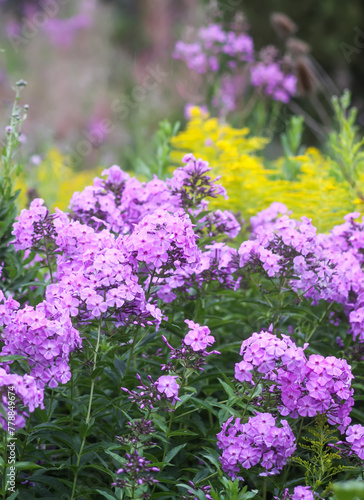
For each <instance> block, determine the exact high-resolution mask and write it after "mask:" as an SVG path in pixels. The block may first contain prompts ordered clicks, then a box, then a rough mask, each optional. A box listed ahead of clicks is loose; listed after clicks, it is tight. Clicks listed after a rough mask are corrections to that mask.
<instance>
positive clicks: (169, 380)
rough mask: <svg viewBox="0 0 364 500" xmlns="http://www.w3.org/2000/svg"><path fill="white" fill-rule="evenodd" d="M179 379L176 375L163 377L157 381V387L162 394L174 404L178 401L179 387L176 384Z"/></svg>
mask: <svg viewBox="0 0 364 500" xmlns="http://www.w3.org/2000/svg"><path fill="white" fill-rule="evenodd" d="M177 378H178V377H177V376H175V375H173V376H172V375H162V376H161V377H159V378H158V379H157V381H156V387H157V389H158V391H159V392H160V393H161V394H164V395H165V396H166V397H167V398H168V399H172V401H173V402H175V401H177V400H178V389H179V385H178V384H177V382H176V379H177Z"/></svg>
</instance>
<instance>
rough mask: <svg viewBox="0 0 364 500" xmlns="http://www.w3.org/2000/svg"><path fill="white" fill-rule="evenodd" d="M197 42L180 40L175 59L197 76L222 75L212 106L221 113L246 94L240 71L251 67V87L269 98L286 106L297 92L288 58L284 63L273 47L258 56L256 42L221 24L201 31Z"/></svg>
mask: <svg viewBox="0 0 364 500" xmlns="http://www.w3.org/2000/svg"><path fill="white" fill-rule="evenodd" d="M195 38H196V39H195V41H194V42H191V43H186V42H183V41H181V40H180V41H178V42H177V44H176V46H175V51H174V58H175V59H180V60H182V61H184V62H185V64H186V65H187V67H188V68H189V69H190V70H192V71H194V72H195V73H197V74H202V75H206V74H209V73H210V74H215V73H219V74H220V77H221V81H220V86H219V88H218V90H217V92H215V95H214V98H213V100H212V104H213V105H214V106H215V107H216V108H218V109H219V110H220V112H222V113H224V114H225V113H227V112H229V111H233V110H234V109H236V106H237V102H238V98H239V94H240V95H241V94H242V93H244V91H246V87H247V85H246V74H244V73H243V74H242V75H240V74H239V72H238V70H239V68H240V66H242V63H243V64H244V65H245V64H248V65H249V66H248V67H249V73H250V84H251V86H252V87H255V88H256V89H259V90H260V91H261V92H262V93H264V94H265V95H266V96H268V97H270V98H272V99H274V100H276V101H280V102H284V103H287V102H289V101H290V99H291V98H292V97H293V96H294V95H295V93H296V86H297V78H296V76H295V75H294V74H293V73H292V68H291V66H292V64H290V63H289V61H288V59H287V60H285V61H283V60H282V61H281V60H280V59H279V58H278V51H277V50H276V49H274V47H266V48H265V49H263V50H262V51H261V53H260V57H257V58H256V56H255V54H254V47H253V40H252V38H251V37H250V36H249V35H247V34H246V33H244V32H243V33H238V32H235V31H230V30H225V29H224V28H223V27H222V26H221V25H220V24H216V23H214V24H210V25H208V26H207V27H203V28H200V30H199V31H198V32H197V35H196V37H195Z"/></svg>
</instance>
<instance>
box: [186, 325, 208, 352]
mask: <svg viewBox="0 0 364 500" xmlns="http://www.w3.org/2000/svg"><path fill="white" fill-rule="evenodd" d="M185 323H187V325H188V326H189V328H190V331H189V332H188V333H187V335H186V336H185V338H184V339H183V342H184V343H185V344H186V345H188V346H190V347H191V349H192V350H193V351H205V350H206V348H207V347H208V346H209V345H212V344H214V343H215V338H214V337H213V336H212V335H210V329H209V327H208V326H200V325H199V324H198V323H194V322H193V321H190V320H188V319H186V320H185Z"/></svg>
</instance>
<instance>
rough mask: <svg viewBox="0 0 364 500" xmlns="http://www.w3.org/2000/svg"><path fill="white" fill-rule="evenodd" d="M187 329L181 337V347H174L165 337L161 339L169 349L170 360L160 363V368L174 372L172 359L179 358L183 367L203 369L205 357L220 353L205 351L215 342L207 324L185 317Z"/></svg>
mask: <svg viewBox="0 0 364 500" xmlns="http://www.w3.org/2000/svg"><path fill="white" fill-rule="evenodd" d="M185 323H187V325H188V327H189V331H188V332H187V334H186V335H185V337H184V338H183V339H182V347H181V348H180V349H175V348H174V347H172V346H171V345H170V344H169V343H168V341H167V339H166V337H165V336H164V335H162V339H163V341H164V342H165V344H166V345H167V346H168V348H169V349H170V351H171V352H170V362H169V363H167V364H165V365H162V370H167V371H170V372H174V371H175V368H174V365H173V360H179V361H180V363H181V364H182V366H183V367H184V368H189V369H193V370H201V371H203V368H202V366H203V365H205V364H206V361H205V358H206V357H207V356H210V355H211V354H220V353H219V352H218V351H209V352H208V351H207V350H206V349H207V347H209V346H210V345H212V344H214V343H215V337H214V336H213V335H211V332H210V329H209V328H208V327H207V326H201V325H199V324H198V323H195V322H193V321H191V320H188V319H186V320H185Z"/></svg>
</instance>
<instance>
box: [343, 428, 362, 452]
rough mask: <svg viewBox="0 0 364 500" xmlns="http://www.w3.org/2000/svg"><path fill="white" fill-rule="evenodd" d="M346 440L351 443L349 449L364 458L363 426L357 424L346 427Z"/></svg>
mask: <svg viewBox="0 0 364 500" xmlns="http://www.w3.org/2000/svg"><path fill="white" fill-rule="evenodd" d="M346 441H347V442H348V443H350V444H351V450H352V451H353V452H354V453H355V454H356V455H357V456H358V457H359V458H361V459H362V460H364V427H363V426H362V425H359V424H357V425H351V426H350V427H348V428H347V430H346Z"/></svg>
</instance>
